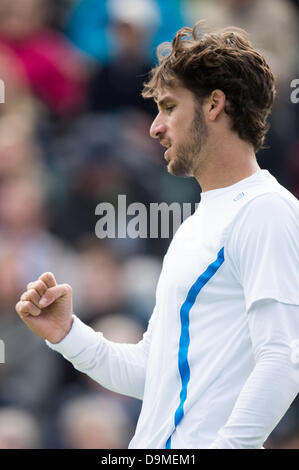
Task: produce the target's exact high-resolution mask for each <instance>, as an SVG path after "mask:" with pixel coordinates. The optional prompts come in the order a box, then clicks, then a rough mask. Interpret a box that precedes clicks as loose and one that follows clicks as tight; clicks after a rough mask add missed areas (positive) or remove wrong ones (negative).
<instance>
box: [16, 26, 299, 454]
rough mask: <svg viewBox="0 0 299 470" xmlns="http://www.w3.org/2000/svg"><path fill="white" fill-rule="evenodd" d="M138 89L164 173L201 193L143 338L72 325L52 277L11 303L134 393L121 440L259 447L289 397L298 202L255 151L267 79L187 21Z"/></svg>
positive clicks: (58, 344)
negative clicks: (150, 114)
mask: <svg viewBox="0 0 299 470" xmlns="http://www.w3.org/2000/svg"><path fill="white" fill-rule="evenodd" d="M143 94H144V96H145V97H154V98H155V100H156V101H157V104H158V111H159V112H158V115H157V117H156V119H155V120H154V122H153V124H152V127H151V131H150V132H151V136H152V137H154V138H158V139H160V142H161V144H162V145H164V146H165V147H167V151H166V153H165V159H166V160H167V162H168V171H169V172H170V173H172V174H173V175H181V176H194V177H195V178H196V179H197V181H198V183H199V184H200V186H201V188H202V191H203V192H202V194H201V202H200V204H199V206H198V208H197V210H196V211H195V213H194V215H192V216H191V217H189V218H188V219H187V220H186V221H185V222H184V223H183V224H182V225H181V226H180V228H179V229H178V231H177V232H176V234H175V236H174V238H173V240H172V243H171V244H170V246H169V249H168V251H167V253H166V256H165V258H164V262H163V268H162V272H161V276H160V279H159V282H158V286H157V292H156V305H155V308H154V311H153V314H152V316H151V318H150V321H149V325H148V329H147V331H146V332H145V334H144V336H143V339H142V341H140V342H139V343H138V344H136V345H132V344H117V343H113V342H110V341H108V340H106V339H105V338H104V337H103V335H102V333H98V332H95V331H94V330H93V329H91V328H90V327H88V326H87V325H85V324H84V323H82V322H81V320H80V319H79V318H78V317H76V316H75V315H74V314H73V310H72V294H71V287H70V286H68V285H65V284H63V285H57V284H56V281H55V278H54V276H53V274H51V273H45V274H43V275H42V276H40V278H39V279H38V280H37V281H35V282H32V283H30V284H29V285H28V287H27V290H26V292H25V293H24V294H23V295H22V296H21V300H20V302H18V304H17V306H16V310H17V312H18V314H19V315H20V317H21V318H22V319H23V320H24V322H25V323H26V324H27V325H28V327H29V328H30V329H31V330H32V331H33V332H35V333H36V334H38V335H39V336H41V337H42V338H45V339H46V340H47V344H48V346H50V347H51V348H52V349H54V350H56V351H58V352H60V353H61V354H63V355H64V357H65V358H66V359H68V360H69V361H71V362H72V363H73V365H74V367H75V368H76V369H78V370H80V371H82V372H85V373H86V374H88V375H89V376H90V377H92V378H93V379H94V380H95V381H97V382H99V383H100V384H101V385H102V386H104V387H107V388H108V389H110V390H113V391H116V392H118V393H122V394H125V395H130V396H132V397H136V398H139V399H141V400H143V405H142V410H141V414H140V417H139V420H138V424H137V429H136V433H135V436H134V437H133V439H132V441H131V443H130V446H129V448H132V449H134V448H168V449H170V448H202V449H203V448H223V449H226V448H232V449H255V448H262V446H263V443H264V442H265V440H266V439H267V436H268V435H269V434H270V432H271V431H272V430H273V428H274V427H275V426H276V425H277V423H278V422H279V420H280V419H281V418H282V416H283V415H284V414H285V412H286V410H287V409H288V407H289V406H290V404H291V403H292V401H293V400H294V398H295V397H296V395H297V393H298V391H299V367H298V365H297V364H296V362H297V361H296V358H297V357H298V354H297V353H298V351H297V350H296V344H298V343H297V342H296V341H297V340H298V339H299V288H298V284H299V268H298V261H299V207H298V201H297V199H295V197H293V196H292V195H291V194H290V193H289V192H288V191H287V190H286V189H285V188H284V187H282V186H281V185H280V184H279V183H278V182H277V180H276V179H275V178H274V177H273V176H272V175H271V174H270V173H269V172H268V171H266V170H261V169H260V168H259V166H258V164H257V161H256V157H255V153H256V152H257V150H258V149H259V148H260V147H261V146H262V144H263V141H264V137H265V134H266V131H267V117H268V115H269V112H270V110H271V106H272V103H273V99H274V95H275V89H274V80H273V75H272V73H271V70H270V68H269V66H268V65H267V63H266V62H265V60H264V58H263V57H262V56H261V55H260V54H259V53H258V52H257V51H255V50H254V49H253V47H252V46H251V44H250V43H249V41H248V40H247V39H246V36H245V35H244V34H243V33H242V32H241V31H235V32H233V31H232V30H231V29H230V30H229V29H226V30H223V31H220V32H215V33H210V34H208V33H205V34H201V33H200V30H199V27H198V25H197V26H195V27H194V28H193V30H191V29H189V28H184V29H183V30H181V31H179V32H178V33H177V34H176V36H175V38H174V40H173V42H172V48H171V51H170V52H169V53H168V54H166V55H165V54H164V55H162V56H160V63H159V65H158V66H157V67H156V68H155V69H154V70H153V71H152V74H151V78H150V80H149V82H148V83H147V84H146V85H145V88H144V92H143ZM136 282H137V280H136ZM292 345H295V349H292Z"/></svg>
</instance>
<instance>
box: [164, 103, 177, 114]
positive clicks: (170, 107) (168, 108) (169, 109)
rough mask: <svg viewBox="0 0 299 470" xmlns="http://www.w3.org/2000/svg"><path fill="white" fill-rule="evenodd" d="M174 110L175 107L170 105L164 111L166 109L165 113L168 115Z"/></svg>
mask: <svg viewBox="0 0 299 470" xmlns="http://www.w3.org/2000/svg"><path fill="white" fill-rule="evenodd" d="M174 108H175V106H174V105H173V104H172V105H170V106H166V108H165V109H166V111H167V112H168V113H170V112H171V111H172V110H173V109H174Z"/></svg>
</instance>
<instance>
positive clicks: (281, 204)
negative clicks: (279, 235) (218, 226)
mask: <svg viewBox="0 0 299 470" xmlns="http://www.w3.org/2000/svg"><path fill="white" fill-rule="evenodd" d="M288 225H294V226H297V227H298V225H299V201H298V200H297V199H296V198H295V197H294V196H293V195H292V194H291V193H289V192H288V191H285V192H274V191H273V192H267V193H264V194H261V195H259V196H257V197H255V198H254V199H252V200H251V201H249V202H248V203H247V204H246V205H245V206H244V207H243V208H242V209H241V210H240V211H239V212H238V214H237V215H236V217H235V219H234V221H233V223H232V226H231V230H232V232H233V231H234V229H235V230H236V229H237V228H239V229H242V228H243V229H244V228H247V229H251V230H252V231H253V232H256V231H260V230H261V228H263V230H265V229H267V228H269V227H276V228H277V229H278V230H279V231H280V230H281V229H282V228H283V226H288Z"/></svg>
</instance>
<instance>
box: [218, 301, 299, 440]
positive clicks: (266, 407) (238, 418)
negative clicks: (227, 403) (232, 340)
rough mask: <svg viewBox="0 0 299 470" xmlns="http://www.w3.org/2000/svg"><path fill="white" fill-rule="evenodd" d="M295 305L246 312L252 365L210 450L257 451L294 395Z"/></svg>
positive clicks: (298, 372)
mask: <svg viewBox="0 0 299 470" xmlns="http://www.w3.org/2000/svg"><path fill="white" fill-rule="evenodd" d="M298 314H299V306H298V305H289V304H283V303H280V302H276V301H273V300H266V301H260V302H257V303H256V304H255V305H254V306H253V307H252V308H251V309H250V311H249V313H248V324H249V330H250V337H251V341H252V348H253V354H254V358H255V362H256V365H255V367H254V369H253V371H252V373H251V374H250V376H249V377H248V379H247V381H246V382H245V384H244V386H243V388H242V390H241V392H240V395H239V397H238V399H237V401H236V403H235V406H234V408H233V410H232V413H231V415H230V417H229V419H228V421H227V423H226V424H225V426H224V427H223V428H222V429H220V431H219V432H218V437H217V438H216V440H215V441H214V442H213V444H212V446H211V448H233V449H259V448H261V447H262V445H263V443H264V442H265V440H266V439H267V437H268V435H269V434H270V433H271V432H272V430H273V429H274V428H275V426H276V425H277V423H278V422H279V421H280V419H281V418H282V417H283V415H284V414H285V412H286V411H287V409H288V408H289V406H290V405H291V403H292V402H293V400H294V399H295V397H296V395H297V394H298V392H299V367H298V364H296V363H294V361H292V349H291V345H292V342H293V341H294V340H296V339H298V338H299V321H298V318H299V317H298Z"/></svg>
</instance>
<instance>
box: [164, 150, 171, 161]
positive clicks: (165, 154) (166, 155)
mask: <svg viewBox="0 0 299 470" xmlns="http://www.w3.org/2000/svg"><path fill="white" fill-rule="evenodd" d="M169 150H170V147H169V148H168V149H167V150H166V152H165V153H164V158H165V160H167V161H169V158H167V157H168V156H169Z"/></svg>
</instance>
